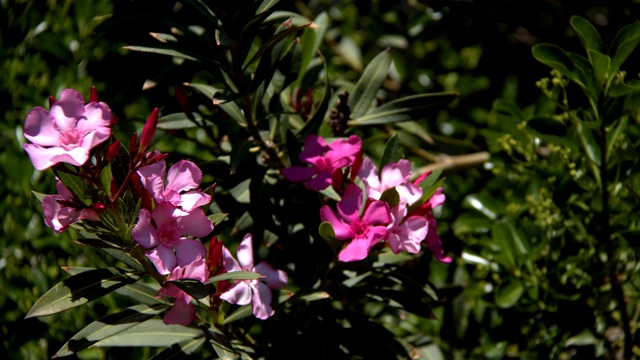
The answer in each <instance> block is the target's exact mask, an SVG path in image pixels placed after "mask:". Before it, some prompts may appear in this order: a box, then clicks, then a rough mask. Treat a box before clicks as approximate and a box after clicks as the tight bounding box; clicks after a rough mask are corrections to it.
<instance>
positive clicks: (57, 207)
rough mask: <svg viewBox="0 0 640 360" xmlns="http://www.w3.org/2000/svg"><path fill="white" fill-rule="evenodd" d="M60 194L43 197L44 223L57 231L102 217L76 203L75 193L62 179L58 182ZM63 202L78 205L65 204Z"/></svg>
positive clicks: (57, 186)
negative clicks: (84, 220)
mask: <svg viewBox="0 0 640 360" xmlns="http://www.w3.org/2000/svg"><path fill="white" fill-rule="evenodd" d="M56 188H57V189H58V195H47V196H45V197H44V198H43V199H42V212H43V213H44V223H45V224H47V226H48V227H50V228H52V229H53V231H55V232H56V233H58V234H59V233H61V232H63V231H64V230H66V229H67V228H68V227H69V225H71V224H73V223H74V222H76V221H78V220H81V219H87V220H92V221H99V220H100V218H99V217H98V214H96V213H95V212H94V211H93V210H91V209H87V208H83V207H85V206H84V205H81V204H76V199H75V198H74V196H73V193H72V192H71V191H70V190H69V189H67V187H66V186H64V184H62V182H61V181H58V182H57V183H56ZM61 202H62V203H67V204H69V205H76V206H65V205H63V204H61Z"/></svg>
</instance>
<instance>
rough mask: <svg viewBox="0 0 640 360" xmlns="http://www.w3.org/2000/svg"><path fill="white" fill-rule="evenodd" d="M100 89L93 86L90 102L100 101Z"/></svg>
mask: <svg viewBox="0 0 640 360" xmlns="http://www.w3.org/2000/svg"><path fill="white" fill-rule="evenodd" d="M98 101H99V100H98V90H96V87H95V86H92V87H91V94H90V95H89V102H98Z"/></svg>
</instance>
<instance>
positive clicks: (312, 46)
mask: <svg viewBox="0 0 640 360" xmlns="http://www.w3.org/2000/svg"><path fill="white" fill-rule="evenodd" d="M327 29H329V15H327V12H326V11H323V12H321V13H320V14H318V16H316V18H315V19H314V20H313V26H309V27H307V28H306V29H304V32H303V33H302V36H300V44H301V45H302V59H301V60H300V68H301V69H302V71H300V75H299V76H298V83H300V82H301V81H302V78H303V77H304V74H305V73H306V71H307V68H308V67H309V63H311V59H312V58H313V57H314V56H315V55H316V54H317V52H318V49H319V48H320V44H322V40H324V34H325V33H326V31H327Z"/></svg>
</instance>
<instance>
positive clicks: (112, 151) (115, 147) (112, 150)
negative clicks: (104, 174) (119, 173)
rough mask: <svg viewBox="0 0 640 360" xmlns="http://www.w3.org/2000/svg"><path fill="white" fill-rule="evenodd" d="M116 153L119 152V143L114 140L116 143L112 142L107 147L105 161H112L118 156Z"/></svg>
mask: <svg viewBox="0 0 640 360" xmlns="http://www.w3.org/2000/svg"><path fill="white" fill-rule="evenodd" d="M118 152H120V141H118V140H117V139H116V141H114V142H112V143H111V145H109V149H108V150H107V155H106V156H105V160H106V161H107V162H109V161H111V160H113V159H114V158H115V157H116V156H118Z"/></svg>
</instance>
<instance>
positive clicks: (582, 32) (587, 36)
mask: <svg viewBox="0 0 640 360" xmlns="http://www.w3.org/2000/svg"><path fill="white" fill-rule="evenodd" d="M570 23H571V26H572V27H573V29H574V30H575V31H576V33H577V34H578V37H579V38H580V41H582V45H584V49H585V52H586V53H587V54H588V53H589V51H590V50H591V51H594V52H602V51H603V49H602V48H603V47H602V41H601V40H600V35H599V34H598V31H597V30H596V28H595V27H593V25H591V23H590V22H589V21H588V20H587V19H585V18H583V17H580V16H572V17H571V20H570ZM589 59H591V55H589Z"/></svg>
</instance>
